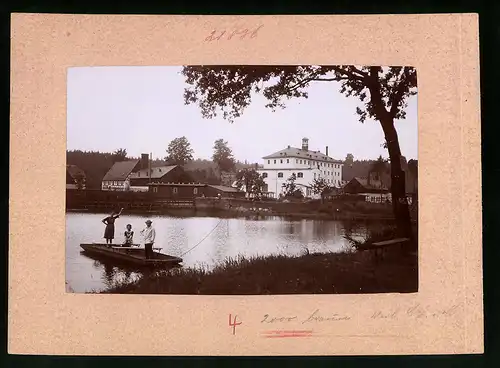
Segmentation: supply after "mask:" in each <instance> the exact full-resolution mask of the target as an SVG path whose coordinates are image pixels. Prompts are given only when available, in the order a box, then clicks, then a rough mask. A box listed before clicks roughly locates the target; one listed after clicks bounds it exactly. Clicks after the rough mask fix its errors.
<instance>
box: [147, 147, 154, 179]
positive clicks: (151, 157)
mask: <svg viewBox="0 0 500 368" xmlns="http://www.w3.org/2000/svg"><path fill="white" fill-rule="evenodd" d="M152 161H153V154H152V153H150V154H149V160H148V177H149V182H151V162H152Z"/></svg>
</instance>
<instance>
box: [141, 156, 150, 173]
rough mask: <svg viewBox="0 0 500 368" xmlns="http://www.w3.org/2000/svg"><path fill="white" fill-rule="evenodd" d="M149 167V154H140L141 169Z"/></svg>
mask: <svg viewBox="0 0 500 368" xmlns="http://www.w3.org/2000/svg"><path fill="white" fill-rule="evenodd" d="M148 168H149V155H148V154H147V153H143V154H141V170H145V169H148Z"/></svg>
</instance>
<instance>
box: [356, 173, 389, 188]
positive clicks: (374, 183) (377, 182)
mask: <svg viewBox="0 0 500 368" xmlns="http://www.w3.org/2000/svg"><path fill="white" fill-rule="evenodd" d="M352 180H356V181H357V182H358V183H359V184H361V186H362V187H363V188H365V189H368V190H370V189H377V190H389V188H387V186H385V184H384V183H383V182H382V181H380V180H373V179H371V180H370V184H368V178H360V177H357V176H355V177H354V178H352Z"/></svg>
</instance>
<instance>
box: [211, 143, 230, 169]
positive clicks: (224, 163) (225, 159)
mask: <svg viewBox="0 0 500 368" xmlns="http://www.w3.org/2000/svg"><path fill="white" fill-rule="evenodd" d="M212 160H213V162H214V163H215V164H216V165H217V167H218V168H219V170H220V171H232V170H234V168H235V161H234V157H233V151H232V150H231V148H229V146H228V143H227V142H226V141H224V140H223V139H217V140H216V141H215V142H214V153H213V155H212Z"/></svg>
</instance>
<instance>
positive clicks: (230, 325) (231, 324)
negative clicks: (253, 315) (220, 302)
mask: <svg viewBox="0 0 500 368" xmlns="http://www.w3.org/2000/svg"><path fill="white" fill-rule="evenodd" d="M237 319H238V316H237V315H235V316H234V319H233V320H231V314H229V327H232V328H233V335H235V334H236V326H239V325H241V324H242V323H243V322H238V321H237Z"/></svg>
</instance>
